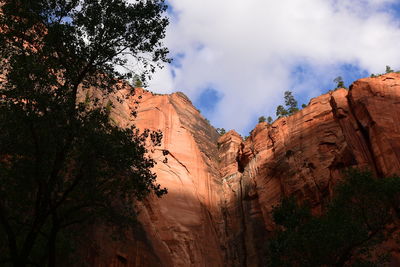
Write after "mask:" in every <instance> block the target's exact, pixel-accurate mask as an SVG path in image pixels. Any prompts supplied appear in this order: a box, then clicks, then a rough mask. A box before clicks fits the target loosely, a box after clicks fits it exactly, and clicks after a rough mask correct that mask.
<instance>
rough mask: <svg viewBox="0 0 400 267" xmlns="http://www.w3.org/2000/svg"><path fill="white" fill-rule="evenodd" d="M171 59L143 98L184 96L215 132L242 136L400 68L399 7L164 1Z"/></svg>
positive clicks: (313, 1) (320, 1) (385, 3)
mask: <svg viewBox="0 0 400 267" xmlns="http://www.w3.org/2000/svg"><path fill="white" fill-rule="evenodd" d="M167 4H168V5H169V8H168V16H169V17H170V25H169V26H168V29H167V35H166V39H165V42H164V43H165V45H166V46H167V47H168V48H169V49H170V52H171V54H170V57H172V58H173V62H172V63H171V64H169V65H165V67H164V68H163V69H161V70H159V71H157V73H156V74H155V75H154V76H153V78H152V80H151V81H150V82H149V87H148V89H150V90H151V91H154V92H157V93H172V92H176V91H181V92H183V93H185V94H186V95H187V96H188V97H189V98H190V99H191V100H192V102H193V103H194V104H195V106H196V107H197V108H199V109H200V110H201V113H202V114H203V116H205V117H206V118H207V119H209V120H210V122H211V124H212V125H213V126H214V127H219V128H225V129H226V130H230V129H235V130H236V131H238V132H239V133H240V134H242V135H248V132H249V131H250V130H252V129H253V128H254V126H255V125H256V124H257V122H258V118H259V117H260V116H265V117H267V116H272V117H274V116H275V111H276V107H277V106H278V105H280V104H283V94H284V91H287V90H289V91H292V92H293V94H294V96H295V98H296V99H297V100H298V102H299V106H301V104H303V103H305V104H307V103H308V102H309V100H310V99H311V98H312V97H316V96H318V95H320V94H322V93H326V92H328V91H329V90H330V89H333V88H334V87H335V83H334V82H333V79H335V78H336V77H337V76H342V77H343V79H344V82H345V84H346V85H350V84H351V83H352V82H353V81H355V80H356V79H359V78H363V77H367V76H369V75H370V74H371V73H383V72H384V71H385V66H386V65H389V66H391V67H392V69H394V70H398V69H400V46H399V44H400V0H246V1H243V0H240V1H239V0H201V1H199V0H168V1H167Z"/></svg>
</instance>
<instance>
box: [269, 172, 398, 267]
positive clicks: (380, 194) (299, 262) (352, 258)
mask: <svg viewBox="0 0 400 267" xmlns="http://www.w3.org/2000/svg"><path fill="white" fill-rule="evenodd" d="M399 192H400V178H399V177H389V178H383V179H376V178H374V177H373V176H372V175H371V173H370V172H366V171H359V170H354V169H353V170H349V171H347V173H346V179H345V180H344V182H342V183H340V184H339V185H338V186H337V187H336V191H335V195H334V197H333V199H332V201H330V203H329V204H328V205H327V206H326V207H325V210H326V211H325V212H324V213H323V214H322V215H320V216H312V215H311V211H310V207H309V206H307V205H305V204H302V205H300V204H299V203H298V202H297V201H296V199H295V198H293V197H291V198H286V199H284V200H283V201H282V203H281V204H280V205H279V206H277V207H275V208H274V209H273V219H274V222H275V223H276V225H277V230H276V231H275V232H274V233H273V237H272V238H271V239H270V241H269V244H268V253H267V262H268V266H301V267H302V266H304V267H311V266H381V264H383V263H384V262H385V261H386V260H387V257H388V255H387V254H385V253H378V252H377V250H374V248H376V246H377V245H379V244H381V243H382V242H383V241H384V240H386V239H388V238H393V237H391V234H390V232H388V231H387V229H386V226H387V225H388V224H390V223H393V222H394V221H395V220H396V219H398V218H399V215H400V206H399V204H400V196H399Z"/></svg>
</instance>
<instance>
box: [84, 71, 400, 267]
mask: <svg viewBox="0 0 400 267" xmlns="http://www.w3.org/2000/svg"><path fill="white" fill-rule="evenodd" d="M135 99H138V100H139V101H140V105H139V108H138V109H137V110H136V111H137V118H135V119H133V118H132V117H131V116H130V112H131V111H132V109H133V108H134V106H135V105H134V104H133V102H134V99H128V100H126V101H125V102H123V103H122V104H118V105H116V109H115V114H114V115H115V119H116V120H118V122H119V123H121V124H122V125H129V124H130V123H135V124H136V125H137V126H138V127H139V128H141V129H144V128H149V129H152V130H161V131H162V132H163V135H164V137H163V144H162V147H161V148H160V149H158V150H155V151H153V152H154V153H153V157H154V158H155V159H157V161H158V164H157V166H156V167H155V171H156V173H157V175H158V182H159V183H160V184H161V185H162V186H165V187H167V188H168V191H169V193H168V195H166V196H165V197H163V198H161V199H157V198H155V197H150V198H148V199H147V200H146V201H143V202H141V203H139V204H138V210H139V221H140V223H141V228H140V229H139V230H138V231H136V232H135V233H133V234H132V236H131V241H130V242H129V241H128V242H127V243H126V244H125V245H124V244H118V243H115V242H114V243H113V241H110V244H107V245H105V246H109V247H110V249H109V250H108V251H109V252H108V254H107V255H108V256H107V257H105V258H103V260H104V261H103V265H101V264H100V263H96V264H94V265H97V266H261V265H263V256H264V250H265V244H266V240H267V239H268V236H269V234H270V232H271V230H273V228H274V225H273V223H272V220H271V210H272V208H273V206H274V205H277V204H278V203H279V202H280V199H281V198H282V197H283V196H289V195H295V196H297V197H298V198H300V199H303V200H307V201H309V202H310V203H311V204H312V207H313V212H315V213H319V212H321V207H322V205H321V204H322V203H324V201H327V200H328V199H329V198H330V197H331V196H332V191H333V188H334V186H335V184H336V183H337V182H338V181H340V179H342V176H341V172H342V171H343V170H344V169H345V168H348V167H357V168H362V169H365V168H368V169H370V170H371V171H372V172H374V173H376V174H378V175H391V174H395V173H397V174H400V74H396V73H391V74H386V75H382V76H379V77H376V78H365V79H361V80H358V81H356V82H355V83H353V84H352V86H351V87H350V90H346V89H338V90H335V91H331V92H329V93H327V94H324V95H321V96H319V97H316V98H314V99H312V100H311V101H310V103H309V105H308V106H307V107H305V108H304V109H302V110H301V111H299V112H297V113H296V114H294V115H292V116H290V117H284V118H281V119H278V120H277V121H275V122H274V123H273V124H271V125H269V124H267V123H265V122H263V123H260V124H258V125H257V126H256V127H255V129H254V130H253V131H252V133H251V136H250V137H249V138H248V139H246V140H243V139H242V137H241V136H240V135H239V134H237V133H236V132H234V131H229V132H228V133H226V134H225V135H223V136H221V137H219V136H218V134H217V133H216V131H215V129H214V128H213V127H212V126H210V125H209V124H208V122H207V121H206V120H205V119H204V118H203V117H202V116H201V114H200V113H199V111H198V110H197V109H196V108H195V107H193V105H192V104H191V102H190V100H189V99H188V98H187V97H186V96H184V95H183V94H182V93H174V94H171V95H154V94H152V93H150V92H147V91H144V90H141V89H136V96H135ZM163 149H167V150H169V152H170V154H169V155H168V156H167V161H165V160H164V157H163V155H162V150H163ZM139 237H140V238H139ZM391 249H393V246H392V248H391ZM397 249H398V248H397ZM110 251H111V252H110ZM96 257H97V258H99V257H101V256H95V257H94V258H96ZM92 258H93V257H92ZM97 262H99V261H97Z"/></svg>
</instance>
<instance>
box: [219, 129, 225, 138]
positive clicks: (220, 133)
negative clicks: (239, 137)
mask: <svg viewBox="0 0 400 267" xmlns="http://www.w3.org/2000/svg"><path fill="white" fill-rule="evenodd" d="M217 133H218V134H219V135H221V136H222V135H224V134H225V133H226V130H225V129H224V128H217Z"/></svg>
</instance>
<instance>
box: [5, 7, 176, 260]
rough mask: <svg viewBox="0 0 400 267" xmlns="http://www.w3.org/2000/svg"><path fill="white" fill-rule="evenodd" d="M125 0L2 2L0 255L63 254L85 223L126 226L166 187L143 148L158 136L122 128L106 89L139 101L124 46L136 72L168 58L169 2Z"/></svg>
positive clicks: (40, 256) (37, 256)
mask: <svg viewBox="0 0 400 267" xmlns="http://www.w3.org/2000/svg"><path fill="white" fill-rule="evenodd" d="M130 2H131V3H128V2H127V1H124V0H36V1H30V0H15V1H6V2H5V3H4V5H3V6H2V7H1V9H2V11H1V15H0V64H1V73H0V77H1V78H0V128H1V129H2V130H1V132H0V264H12V265H13V266H26V265H27V264H30V265H36V266H55V265H57V264H56V263H57V261H56V259H57V258H59V259H61V261H62V262H63V263H65V262H66V261H67V256H68V255H69V254H68V252H70V251H69V250H67V247H71V246H67V245H66V244H67V243H68V244H69V242H70V241H73V240H76V239H77V237H78V235H82V234H83V233H85V232H86V231H85V230H84V229H87V227H89V226H90V225H93V224H98V223H106V224H112V225H114V226H118V227H128V226H129V225H132V223H134V221H135V212H134V202H135V201H136V200H137V199H142V198H144V197H145V196H147V195H148V194H149V193H151V192H153V193H155V194H156V195H157V196H161V195H163V194H165V193H166V189H164V188H161V186H160V185H159V184H157V183H156V175H155V174H154V173H153V172H152V171H151V168H152V167H153V166H154V164H155V161H154V160H153V159H152V158H150V157H149V156H148V155H147V150H148V147H149V145H153V146H157V145H160V142H161V137H162V135H161V133H159V132H151V131H148V130H145V131H144V132H139V131H138V130H137V129H136V128H135V126H134V125H132V124H131V125H130V126H129V127H127V128H120V127H118V126H117V125H115V123H114V122H113V121H112V119H111V118H110V114H111V111H112V106H113V103H112V102H110V101H109V102H107V99H109V97H110V96H111V95H113V96H117V95H126V97H128V98H129V99H133V98H132V96H131V95H129V93H128V94H119V92H122V91H124V92H127V91H129V90H127V88H129V86H127V85H125V84H124V83H123V82H121V80H120V79H122V78H130V77H133V75H134V73H135V70H134V69H132V68H131V67H130V65H129V64H132V62H128V60H127V56H128V55H129V56H131V59H130V60H134V64H135V65H138V66H140V68H141V72H140V73H139V74H140V77H141V79H140V80H145V78H148V77H149V75H150V74H151V73H152V72H154V70H155V68H156V67H157V66H159V65H160V64H162V63H163V62H168V61H169V59H168V58H167V52H168V50H167V49H166V48H165V47H164V46H163V44H162V39H163V38H164V35H165V27H166V26H167V24H168V19H167V18H166V17H164V15H163V13H164V11H165V10H166V6H165V4H164V2H163V0H152V1H141V0H138V1H130ZM128 63H129V64H128ZM89 88H91V89H90V90H89ZM89 92H91V93H90V94H89ZM82 95H83V96H84V95H86V98H85V99H83V97H82ZM116 99H117V101H123V99H122V98H120V99H118V98H116ZM132 101H133V100H132ZM104 103H108V104H104ZM133 115H134V114H133ZM84 226H85V227H86V228H85V227H84ZM65 240H69V241H68V242H66V241H65ZM64 241H65V242H64Z"/></svg>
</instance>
